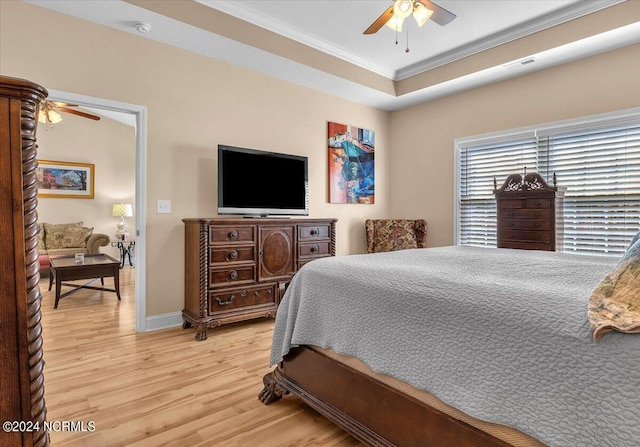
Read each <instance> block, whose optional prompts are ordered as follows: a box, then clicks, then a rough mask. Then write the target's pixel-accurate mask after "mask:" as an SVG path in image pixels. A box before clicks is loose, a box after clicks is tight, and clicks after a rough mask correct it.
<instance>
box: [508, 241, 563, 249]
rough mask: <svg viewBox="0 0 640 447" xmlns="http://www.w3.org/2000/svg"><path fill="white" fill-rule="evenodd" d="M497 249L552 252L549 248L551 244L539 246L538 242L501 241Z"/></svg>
mask: <svg viewBox="0 0 640 447" xmlns="http://www.w3.org/2000/svg"><path fill="white" fill-rule="evenodd" d="M498 248H517V249H520V250H543V251H553V247H552V246H551V244H541V243H538V242H515V241H502V242H500V243H499V244H498Z"/></svg>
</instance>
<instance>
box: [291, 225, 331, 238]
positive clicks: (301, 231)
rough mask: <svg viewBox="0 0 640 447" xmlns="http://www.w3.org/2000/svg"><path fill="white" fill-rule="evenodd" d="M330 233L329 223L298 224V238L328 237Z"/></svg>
mask: <svg viewBox="0 0 640 447" xmlns="http://www.w3.org/2000/svg"><path fill="white" fill-rule="evenodd" d="M330 234H331V225H322V224H320V225H299V226H298V240H300V241H312V240H315V239H328V238H329V236H330Z"/></svg>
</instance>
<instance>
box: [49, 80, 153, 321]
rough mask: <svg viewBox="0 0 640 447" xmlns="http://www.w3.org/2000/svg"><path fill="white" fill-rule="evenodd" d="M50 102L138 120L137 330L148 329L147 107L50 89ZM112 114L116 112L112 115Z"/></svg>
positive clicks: (136, 145) (136, 167) (136, 169)
mask: <svg viewBox="0 0 640 447" xmlns="http://www.w3.org/2000/svg"><path fill="white" fill-rule="evenodd" d="M47 99H48V100H50V101H60V102H67V103H73V104H77V105H79V106H82V107H87V108H90V109H94V110H96V111H102V112H104V114H105V116H109V114H118V115H121V117H124V118H133V119H134V122H135V152H136V153H135V177H136V178H135V203H136V209H137V211H136V213H135V237H136V248H135V253H136V269H135V313H136V316H135V320H136V323H135V326H136V332H138V333H141V332H146V330H147V323H146V316H147V303H146V280H145V278H146V221H147V219H146V205H147V203H146V199H147V194H146V184H147V182H146V172H147V108H146V107H145V106H140V105H136V104H128V103H123V102H119V101H112V100H108V99H104V98H97V97H91V96H86V95H78V94H74V93H69V92H63V91H58V90H49V97H48V98H47ZM112 116H113V115H112Z"/></svg>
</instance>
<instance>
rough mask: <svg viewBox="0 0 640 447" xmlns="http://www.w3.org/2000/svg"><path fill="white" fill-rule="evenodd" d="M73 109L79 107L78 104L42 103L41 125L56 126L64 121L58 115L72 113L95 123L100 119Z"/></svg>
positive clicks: (39, 114) (39, 120)
mask: <svg viewBox="0 0 640 447" xmlns="http://www.w3.org/2000/svg"><path fill="white" fill-rule="evenodd" d="M71 107H78V104H67V103H66V102H57V101H42V103H41V104H40V111H39V112H38V122H39V123H52V124H56V123H59V122H60V121H62V117H61V116H60V114H59V113H58V111H60V112H64V113H70V114H71V115H77V116H81V117H83V118H89V119H92V120H95V121H98V120H99V119H100V117H99V116H97V115H93V114H91V113H87V112H81V111H80V110H76V109H72V108H71Z"/></svg>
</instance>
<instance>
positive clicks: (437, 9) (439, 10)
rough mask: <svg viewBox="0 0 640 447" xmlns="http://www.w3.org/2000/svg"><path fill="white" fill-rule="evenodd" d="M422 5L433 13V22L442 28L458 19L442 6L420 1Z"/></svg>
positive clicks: (426, 0)
mask: <svg viewBox="0 0 640 447" xmlns="http://www.w3.org/2000/svg"><path fill="white" fill-rule="evenodd" d="M420 3H422V4H424V6H426V7H427V9H430V10H431V11H433V14H432V15H431V20H433V21H434V22H436V23H437V24H438V25H440V26H445V25H446V24H447V23H449V22H451V21H452V20H453V19H455V18H456V17H458V16H457V15H455V14H454V13H452V12H449V11H447V10H446V9H444V8H443V7H442V6H438V5H436V4H435V3H433V2H430V1H429V0H420Z"/></svg>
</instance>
